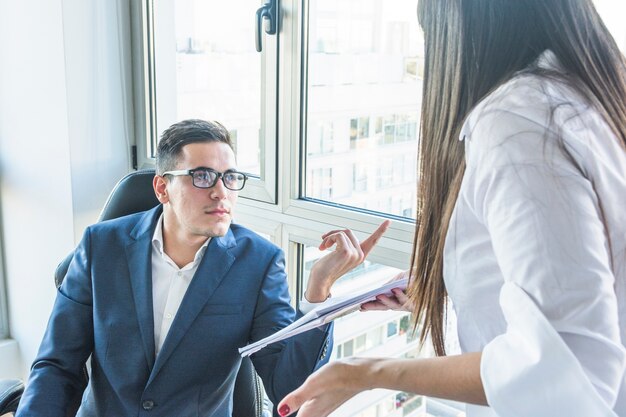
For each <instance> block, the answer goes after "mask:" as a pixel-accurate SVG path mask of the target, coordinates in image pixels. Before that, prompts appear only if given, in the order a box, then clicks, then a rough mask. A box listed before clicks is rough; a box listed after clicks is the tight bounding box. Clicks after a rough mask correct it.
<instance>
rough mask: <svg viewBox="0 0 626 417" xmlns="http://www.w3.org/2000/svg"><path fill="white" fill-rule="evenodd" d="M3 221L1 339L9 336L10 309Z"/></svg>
mask: <svg viewBox="0 0 626 417" xmlns="http://www.w3.org/2000/svg"><path fill="white" fill-rule="evenodd" d="M1 225H2V222H0V340H3V339H7V338H8V337H9V311H8V305H7V294H6V275H5V273H4V271H5V268H4V248H3V246H2V243H3V241H4V234H3V232H2V227H1Z"/></svg>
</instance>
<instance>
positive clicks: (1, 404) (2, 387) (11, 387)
mask: <svg viewBox="0 0 626 417" xmlns="http://www.w3.org/2000/svg"><path fill="white" fill-rule="evenodd" d="M23 392H24V384H23V383H22V381H20V380H18V379H3V380H0V416H4V415H5V414H6V415H9V414H10V415H13V413H15V410H17V404H18V403H19V401H20V398H21V397H22V393H23Z"/></svg>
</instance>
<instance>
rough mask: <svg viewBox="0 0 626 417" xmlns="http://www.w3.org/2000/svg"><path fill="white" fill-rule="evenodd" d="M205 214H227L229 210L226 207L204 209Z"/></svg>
mask: <svg viewBox="0 0 626 417" xmlns="http://www.w3.org/2000/svg"><path fill="white" fill-rule="evenodd" d="M204 213H205V214H213V215H215V216H227V215H229V214H230V210H227V209H221V208H219V209H213V210H205V211H204Z"/></svg>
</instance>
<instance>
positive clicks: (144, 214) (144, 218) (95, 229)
mask: <svg viewBox="0 0 626 417" xmlns="http://www.w3.org/2000/svg"><path fill="white" fill-rule="evenodd" d="M155 216H156V218H158V213H155V212H154V209H150V210H146V211H140V212H137V213H132V214H128V215H126V216H121V217H116V218H114V219H109V220H103V221H100V222H98V223H94V224H92V225H91V226H89V229H90V230H91V232H92V233H98V234H99V233H130V232H131V231H132V230H133V229H135V227H136V226H137V225H138V224H140V223H146V222H148V223H147V224H146V225H147V226H148V225H149V224H152V223H153V221H150V217H155Z"/></svg>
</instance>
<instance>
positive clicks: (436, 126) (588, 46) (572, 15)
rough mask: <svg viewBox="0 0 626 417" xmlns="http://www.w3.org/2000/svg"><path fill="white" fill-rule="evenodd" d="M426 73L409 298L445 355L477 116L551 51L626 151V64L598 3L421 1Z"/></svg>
mask: <svg viewBox="0 0 626 417" xmlns="http://www.w3.org/2000/svg"><path fill="white" fill-rule="evenodd" d="M418 17H419V22H420V26H421V27H422V29H423V30H424V40H425V44H426V45H425V46H426V47H425V69H424V92H423V101H422V119H421V128H420V141H419V173H418V178H419V184H418V209H417V224H416V232H415V238H414V242H413V257H412V260H411V266H412V273H411V276H412V281H411V286H410V288H409V296H410V298H411V300H412V301H413V303H414V306H415V309H414V313H415V314H414V317H413V318H414V322H415V323H421V322H423V323H424V328H423V331H422V333H421V335H420V339H421V341H422V342H424V340H425V339H426V337H427V336H428V335H429V334H430V335H431V338H432V342H433V346H434V348H435V352H436V353H437V355H445V347H444V320H445V300H446V288H445V285H444V281H443V249H444V242H445V237H446V233H447V230H448V224H449V221H450V217H451V214H452V210H453V208H454V205H455V203H456V199H457V196H458V192H459V188H460V184H461V180H462V178H463V174H464V171H465V160H464V157H465V151H464V144H463V142H461V141H459V140H458V136H459V133H460V129H461V126H462V124H463V121H464V120H465V118H466V117H467V115H468V114H469V112H470V111H471V110H472V108H474V107H475V106H476V104H477V103H478V102H479V101H480V100H482V99H483V98H484V97H485V96H486V95H487V94H489V93H490V92H491V91H493V90H494V89H496V88H497V87H499V86H500V85H502V84H503V83H504V82H506V81H507V80H509V79H510V78H512V77H513V76H514V74H515V73H516V72H518V71H520V70H523V69H525V68H527V67H529V65H530V64H531V63H533V62H534V61H535V60H536V59H537V58H538V56H539V55H540V54H541V53H542V52H543V51H544V50H546V49H550V50H551V51H552V52H554V54H555V56H556V57H557V58H558V60H559V61H560V63H561V65H562V67H563V68H564V73H563V75H562V79H563V81H564V82H566V83H567V84H568V85H570V86H572V87H573V88H574V89H575V90H577V91H578V92H579V93H580V94H581V95H582V96H583V97H585V98H586V99H587V100H588V101H589V102H590V103H592V104H593V105H594V106H596V108H597V110H598V111H599V112H600V113H601V114H602V115H603V116H604V118H605V120H606V122H607V123H608V124H609V126H610V127H611V128H612V129H613V131H614V132H615V134H616V136H617V138H618V139H619V140H620V141H621V143H622V145H623V146H624V149H625V150H626V62H625V60H624V56H623V55H622V54H621V53H620V51H619V48H618V46H617V44H616V43H615V41H614V39H613V38H612V36H611V35H610V33H609V31H608V30H607V28H606V27H605V26H604V24H603V23H602V20H601V19H600V17H599V15H598V13H597V12H596V10H595V7H594V6H593V3H592V0H419V5H418Z"/></svg>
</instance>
